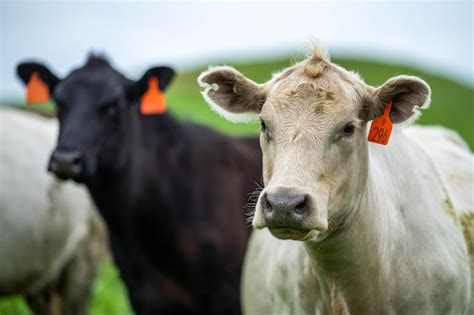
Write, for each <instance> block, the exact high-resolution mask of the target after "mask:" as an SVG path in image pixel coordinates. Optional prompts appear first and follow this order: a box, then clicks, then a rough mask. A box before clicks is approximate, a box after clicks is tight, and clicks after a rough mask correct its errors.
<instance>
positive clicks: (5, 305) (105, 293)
mask: <svg viewBox="0 0 474 315" xmlns="http://www.w3.org/2000/svg"><path fill="white" fill-rule="evenodd" d="M333 60H334V62H336V63H338V64H340V65H341V66H343V67H345V68H346V69H351V70H355V71H357V72H358V73H359V74H361V75H362V77H364V79H365V80H366V82H367V83H368V84H371V85H374V86H377V85H380V84H382V83H383V82H384V81H385V80H387V79H388V78H390V77H392V76H395V75H399V74H410V75H417V76H420V77H421V78H423V79H424V80H426V81H427V82H428V83H429V84H430V86H431V88H432V92H433V95H432V103H431V107H430V108H429V109H428V110H426V111H424V112H423V116H422V117H421V119H420V120H419V121H418V122H419V123H421V124H436V125H443V126H446V127H449V128H452V129H455V130H457V131H458V132H459V133H460V134H461V136H462V137H463V138H464V139H465V140H466V141H467V142H468V143H469V145H470V147H471V148H473V147H474V132H473V126H472V121H473V118H474V115H473V114H474V104H473V91H474V89H473V88H472V87H469V86H466V85H462V84H459V83H457V82H454V81H452V80H449V79H446V78H443V77H441V76H437V75H433V74H430V73H427V72H424V71H421V70H417V69H414V68H412V67H407V66H401V65H394V64H387V63H381V62H374V61H369V60H354V59H338V58H333ZM224 63H226V64H230V65H233V66H235V67H236V68H237V69H238V70H240V71H241V72H243V73H244V74H245V75H246V76H248V77H249V78H251V79H253V80H254V81H256V82H264V81H266V80H268V79H269V78H270V76H271V73H273V72H275V71H277V70H280V69H282V68H284V67H287V66H289V65H291V60H290V59H288V58H284V59H278V60H268V61H257V62H248V63H240V64H236V63H232V62H231V61H228V60H220V61H217V62H215V63H214V64H224ZM205 69H206V67H200V68H197V69H195V70H193V71H188V72H183V73H180V74H179V75H178V76H177V79H176V80H175V82H174V83H173V84H172V86H171V87H170V89H169V91H168V92H167V96H168V100H169V103H170V108H171V111H172V112H174V113H175V114H176V115H177V116H179V117H181V118H183V119H190V120H193V121H197V122H201V123H204V124H207V125H209V126H212V127H213V128H216V129H218V130H221V131H223V132H226V133H230V134H239V135H242V134H257V132H258V129H259V128H258V126H257V125H256V124H232V123H229V122H227V121H226V120H224V119H223V118H220V117H218V116H217V114H215V113H214V112H212V111H211V110H210V109H209V107H208V106H207V105H206V104H205V102H204V100H203V99H202V97H201V95H200V93H199V87H198V85H197V83H196V78H197V76H198V75H199V73H200V72H201V71H203V70H205ZM17 105H18V106H20V107H22V108H25V105H23V104H17ZM29 108H30V109H36V110H38V111H43V112H51V111H52V108H53V106H52V104H47V105H37V106H32V107H29ZM126 301H127V298H126V294H125V290H124V289H123V287H122V284H121V282H120V280H119V279H118V276H117V273H116V271H115V269H114V267H113V265H112V264H111V263H110V262H106V263H104V265H103V266H102V268H101V272H100V274H99V278H98V280H97V281H96V284H95V289H94V297H93V299H92V302H91V307H90V309H91V315H106V314H116V315H126V314H131V311H130V308H129V305H128V303H127V302H126ZM26 314H30V313H29V312H28V311H27V309H26V307H25V305H24V304H23V301H22V300H21V299H19V298H10V299H0V315H26Z"/></svg>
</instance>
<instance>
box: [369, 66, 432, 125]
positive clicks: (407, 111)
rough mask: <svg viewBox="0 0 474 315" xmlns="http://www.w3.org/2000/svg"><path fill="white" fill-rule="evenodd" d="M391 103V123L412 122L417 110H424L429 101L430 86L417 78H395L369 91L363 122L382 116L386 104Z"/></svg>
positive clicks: (404, 76) (403, 76) (402, 76)
mask: <svg viewBox="0 0 474 315" xmlns="http://www.w3.org/2000/svg"><path fill="white" fill-rule="evenodd" d="M390 101H392V108H391V111H390V119H391V120H392V122H393V123H395V124H396V123H402V122H405V121H412V120H414V119H416V118H417V116H418V110H417V109H418V108H422V109H425V108H427V107H428V106H429V104H430V101H431V89H430V86H429V85H428V84H427V83H426V82H425V81H423V80H422V79H420V78H418V77H413V76H406V75H401V76H396V77H393V78H391V79H389V80H387V81H386V82H385V83H384V84H383V85H382V86H380V87H378V88H376V89H374V90H372V91H371V95H370V96H369V97H368V104H366V106H365V108H364V109H365V110H364V117H363V119H365V120H373V119H375V118H377V117H378V116H380V115H382V113H383V112H384V109H385V107H386V106H387V104H388V103H389V102H390Z"/></svg>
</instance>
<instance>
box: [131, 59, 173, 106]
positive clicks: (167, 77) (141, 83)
mask: <svg viewBox="0 0 474 315" xmlns="http://www.w3.org/2000/svg"><path fill="white" fill-rule="evenodd" d="M174 75H175V72H174V70H173V69H172V68H170V67H166V66H164V67H154V68H150V69H148V70H147V71H146V72H145V74H144V75H143V76H142V78H141V79H140V80H138V81H137V82H135V83H134V84H132V87H131V90H130V93H129V97H130V99H132V100H137V99H139V98H140V97H141V96H142V95H143V94H144V93H145V92H146V91H147V89H148V86H149V82H150V79H153V78H155V79H156V80H157V81H158V87H159V89H160V91H164V90H165V89H166V88H167V87H168V85H169V84H170V83H171V81H172V80H173V78H174Z"/></svg>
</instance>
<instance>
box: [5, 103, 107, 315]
mask: <svg viewBox="0 0 474 315" xmlns="http://www.w3.org/2000/svg"><path fill="white" fill-rule="evenodd" d="M57 129H58V128H57V123H56V121H55V120H52V119H48V118H45V117H41V116H38V115H37V114H32V113H27V112H22V111H18V110H13V109H9V108H6V107H0V147H1V149H0V296H7V295H10V294H22V295H24V296H25V297H26V298H27V302H28V303H29V305H30V307H31V308H32V310H33V311H34V312H35V313H36V314H48V315H50V314H85V313H86V310H87V306H88V297H89V293H90V292H89V291H90V289H91V284H92V281H93V279H94V276H95V272H96V268H97V264H98V263H99V261H100V259H101V258H103V257H104V255H105V254H106V241H107V239H106V231H105V226H104V224H103V222H102V220H101V218H100V217H99V216H98V215H97V212H96V210H95V209H94V207H93V205H92V203H91V200H90V199H89V196H88V194H87V192H86V191H85V189H84V188H82V187H80V186H78V185H76V184H73V183H60V182H58V181H57V180H56V179H55V178H54V177H53V176H51V175H49V174H47V171H46V167H47V163H48V158H49V155H50V150H51V149H52V148H53V147H54V142H55V138H56V135H57Z"/></svg>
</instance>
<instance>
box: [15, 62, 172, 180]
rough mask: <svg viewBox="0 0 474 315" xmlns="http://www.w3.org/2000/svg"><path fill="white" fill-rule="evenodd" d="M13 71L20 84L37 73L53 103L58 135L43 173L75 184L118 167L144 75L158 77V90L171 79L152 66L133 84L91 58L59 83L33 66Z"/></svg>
mask: <svg viewBox="0 0 474 315" xmlns="http://www.w3.org/2000/svg"><path fill="white" fill-rule="evenodd" d="M17 71H18V75H19V77H20V78H21V79H22V81H23V82H24V83H25V84H27V83H28V81H29V80H30V78H31V76H32V75H36V76H37V75H39V77H40V78H41V79H42V81H43V82H45V83H46V85H47V86H48V88H49V92H50V93H51V95H52V96H53V99H54V102H55V103H56V110H57V117H58V120H59V136H58V142H57V146H56V148H55V149H54V151H53V153H52V155H51V159H50V162H49V166H48V169H49V170H50V171H51V172H53V173H54V174H55V175H56V176H57V177H58V178H60V179H73V180H75V181H78V182H83V181H86V180H87V179H89V178H91V177H92V176H94V175H96V172H97V169H98V167H99V166H100V167H101V168H105V169H107V168H109V167H113V166H114V165H115V164H116V163H119V161H120V159H121V154H120V152H121V150H120V149H121V146H123V139H124V136H125V134H126V133H127V132H128V131H129V130H128V128H127V127H128V124H129V123H130V119H128V118H129V117H128V115H130V112H131V111H132V110H134V109H135V107H132V106H131V105H136V104H138V103H139V100H140V97H141V95H142V94H143V93H144V92H145V91H146V90H147V83H148V79H149V78H150V77H152V76H154V77H156V78H158V80H159V81H158V82H159V88H160V89H161V90H162V91H163V90H164V89H165V88H166V86H167V85H168V83H169V82H170V81H171V79H172V78H173V75H174V71H173V70H172V69H170V68H168V67H156V68H152V69H150V70H148V71H147V72H146V73H145V75H144V76H143V77H142V78H141V79H140V80H139V81H137V82H135V81H131V80H128V79H127V78H125V77H124V76H123V75H122V74H121V73H119V72H118V71H116V70H115V69H114V68H112V67H111V65H110V64H109V63H108V62H107V60H106V59H104V58H102V57H97V56H90V57H89V59H88V60H87V62H86V64H85V65H84V66H82V67H81V68H79V69H76V70H74V71H72V72H71V73H70V74H69V75H67V76H66V77H65V78H64V79H59V78H58V77H57V76H56V75H54V74H53V73H52V72H51V71H50V70H48V68H47V67H46V66H44V65H42V64H39V63H33V62H28V63H22V64H20V65H19V66H18V68H17Z"/></svg>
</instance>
